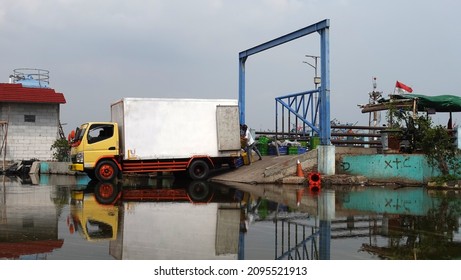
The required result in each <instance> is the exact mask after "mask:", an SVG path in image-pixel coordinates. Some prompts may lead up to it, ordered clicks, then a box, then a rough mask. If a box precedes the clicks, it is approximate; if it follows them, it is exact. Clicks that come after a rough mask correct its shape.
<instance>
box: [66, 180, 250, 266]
mask: <svg viewBox="0 0 461 280" xmlns="http://www.w3.org/2000/svg"><path fill="white" fill-rule="evenodd" d="M93 183H94V184H95V185H92V184H93ZM110 185H113V186H114V190H117V191H118V194H117V196H116V197H117V198H116V199H115V200H114V201H113V202H112V204H108V205H103V204H100V203H98V202H97V200H99V199H98V198H97V197H98V195H97V193H98V192H99V191H100V190H99V189H100V187H101V186H106V187H109V186H110ZM115 185H116V184H114V183H112V182H109V183H107V182H94V181H92V182H91V183H90V186H89V189H92V190H93V188H94V195H93V197H92V194H93V193H88V194H85V195H83V196H81V198H82V200H83V201H82V203H81V204H80V205H81V206H82V207H81V209H80V208H79V207H76V208H75V210H76V211H75V213H78V214H79V217H78V220H81V221H83V220H85V218H82V217H83V216H91V217H92V220H93V221H94V220H99V222H98V225H101V224H107V225H109V224H110V226H112V228H113V229H112V231H107V232H112V233H113V234H116V235H117V236H116V238H111V239H110V244H109V253H110V254H111V255H112V256H113V257H114V258H116V259H151V260H153V259H236V258H238V248H239V233H240V214H241V209H240V206H239V203H238V198H237V197H236V195H235V193H234V190H233V189H230V188H228V187H223V186H218V185H214V184H209V183H208V182H194V181H190V182H180V183H177V182H175V183H174V184H173V185H172V186H169V187H162V186H148V185H123V186H121V187H120V185H119V188H118V187H116V186H115ZM87 199H88V200H89V201H90V203H86V200H87ZM79 200H80V199H79ZM106 202H109V201H106ZM76 206H77V205H76ZM93 206H94V208H93ZM86 207H89V208H90V210H89V211H87V210H86V209H85V208H86ZM105 207H108V208H105ZM110 207H112V209H116V210H117V211H118V212H117V213H118V215H117V216H116V217H117V220H116V221H115V220H114V219H112V218H115V216H111V215H108V212H107V211H106V210H105V209H111V208H110ZM98 209H99V210H98ZM90 212H98V213H97V216H95V215H90V214H89V213H90ZM84 213H88V214H84ZM74 216H76V215H74ZM103 216H104V217H103ZM87 219H88V218H87ZM108 236H109V235H107V237H108Z"/></svg>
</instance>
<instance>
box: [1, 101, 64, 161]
mask: <svg viewBox="0 0 461 280" xmlns="http://www.w3.org/2000/svg"><path fill="white" fill-rule="evenodd" d="M24 115H35V122H25V121H24ZM0 120H2V121H8V137H7V144H6V145H7V146H6V148H7V150H6V160H29V159H39V160H51V159H52V151H51V150H50V148H51V145H53V143H54V141H55V140H56V139H57V138H58V137H59V136H58V135H59V134H58V129H59V126H58V124H59V104H32V103H31V104H16V103H0ZM0 134H1V135H0V139H3V137H4V135H3V133H2V132H0ZM0 145H1V140H0ZM1 159H3V153H2V155H1Z"/></svg>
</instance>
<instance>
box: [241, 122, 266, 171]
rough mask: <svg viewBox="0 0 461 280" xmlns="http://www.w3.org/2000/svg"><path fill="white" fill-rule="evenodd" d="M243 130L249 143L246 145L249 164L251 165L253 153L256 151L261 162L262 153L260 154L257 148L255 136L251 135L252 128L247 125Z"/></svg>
mask: <svg viewBox="0 0 461 280" xmlns="http://www.w3.org/2000/svg"><path fill="white" fill-rule="evenodd" d="M242 128H243V130H244V131H245V139H246V141H247V145H246V149H245V150H246V152H247V156H248V162H249V164H251V153H252V151H255V152H256V154H257V155H258V156H259V160H262V156H261V153H260V152H259V150H258V148H257V147H256V142H255V140H254V138H253V135H251V131H250V128H248V126H247V125H246V124H244V125H243V126H242Z"/></svg>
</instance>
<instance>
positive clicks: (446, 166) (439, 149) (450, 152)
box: [389, 109, 460, 176]
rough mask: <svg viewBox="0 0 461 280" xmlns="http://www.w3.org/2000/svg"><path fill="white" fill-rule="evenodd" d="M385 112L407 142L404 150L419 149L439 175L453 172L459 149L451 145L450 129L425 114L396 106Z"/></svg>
mask: <svg viewBox="0 0 461 280" xmlns="http://www.w3.org/2000/svg"><path fill="white" fill-rule="evenodd" d="M389 112H390V113H389V114H390V115H389V120H390V124H391V126H392V127H393V128H398V129H400V130H401V134H402V139H403V140H407V141H408V143H409V150H408V151H407V152H419V153H423V154H424V155H425V156H426V159H427V161H428V163H429V164H430V165H431V166H432V167H437V168H438V169H439V170H440V172H441V173H442V175H443V176H448V175H450V174H451V175H455V176H456V175H457V171H458V169H459V160H458V158H459V155H460V150H459V149H458V148H457V146H456V145H454V135H453V131H451V130H448V129H447V128H446V127H443V126H442V125H435V124H434V123H433V122H432V120H431V118H429V117H428V116H424V115H421V114H414V113H412V112H409V111H404V110H398V109H394V110H390V111H389Z"/></svg>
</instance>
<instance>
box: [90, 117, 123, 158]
mask: <svg viewBox="0 0 461 280" xmlns="http://www.w3.org/2000/svg"><path fill="white" fill-rule="evenodd" d="M86 141H87V143H86V145H85V165H90V166H95V164H96V162H97V161H98V159H100V158H102V157H111V156H115V155H117V154H118V152H119V149H118V133H117V131H116V130H115V129H114V124H92V125H91V126H90V127H89V129H88V133H87V135H86Z"/></svg>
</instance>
